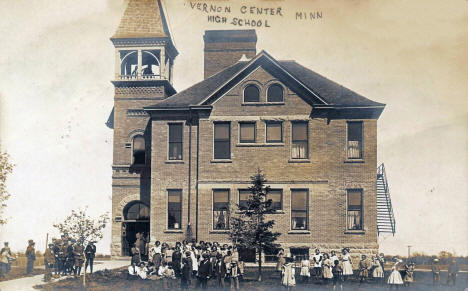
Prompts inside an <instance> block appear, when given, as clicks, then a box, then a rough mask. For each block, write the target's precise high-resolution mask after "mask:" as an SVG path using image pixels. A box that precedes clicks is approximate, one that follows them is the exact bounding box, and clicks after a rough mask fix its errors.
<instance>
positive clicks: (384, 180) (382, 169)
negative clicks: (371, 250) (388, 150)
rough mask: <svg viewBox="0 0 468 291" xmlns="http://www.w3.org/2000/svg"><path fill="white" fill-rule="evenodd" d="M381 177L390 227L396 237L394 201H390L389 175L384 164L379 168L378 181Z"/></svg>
mask: <svg viewBox="0 0 468 291" xmlns="http://www.w3.org/2000/svg"><path fill="white" fill-rule="evenodd" d="M379 177H381V179H382V184H383V187H384V192H385V200H386V203H387V209H388V212H389V215H390V226H391V228H392V232H393V234H394V235H395V226H396V221H395V217H394V215H393V208H392V201H391V200H390V196H389V192H390V191H389V189H388V181H387V174H386V173H385V165H384V164H383V163H382V164H381V165H380V166H379V167H378V168H377V179H379Z"/></svg>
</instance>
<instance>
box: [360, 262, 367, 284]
mask: <svg viewBox="0 0 468 291" xmlns="http://www.w3.org/2000/svg"><path fill="white" fill-rule="evenodd" d="M368 277H369V262H368V261H367V256H366V255H361V260H360V261H359V285H361V284H362V282H366V280H367V278H368Z"/></svg>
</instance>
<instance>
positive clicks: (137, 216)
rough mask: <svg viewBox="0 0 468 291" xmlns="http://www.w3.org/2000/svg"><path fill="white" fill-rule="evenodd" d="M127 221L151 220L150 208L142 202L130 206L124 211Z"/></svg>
mask: <svg viewBox="0 0 468 291" xmlns="http://www.w3.org/2000/svg"><path fill="white" fill-rule="evenodd" d="M124 217H125V220H149V207H148V206H146V205H145V204H143V203H141V202H134V203H132V204H129V206H127V207H126V209H125V210H124Z"/></svg>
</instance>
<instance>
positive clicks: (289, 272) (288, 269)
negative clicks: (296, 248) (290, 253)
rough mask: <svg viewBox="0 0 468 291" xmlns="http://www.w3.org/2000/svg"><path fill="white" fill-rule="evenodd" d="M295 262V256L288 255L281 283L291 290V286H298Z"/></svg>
mask: <svg viewBox="0 0 468 291" xmlns="http://www.w3.org/2000/svg"><path fill="white" fill-rule="evenodd" d="M295 269H296V268H295V265H294V263H293V258H291V257H287V258H286V263H285V264H284V265H283V271H282V274H283V276H282V280H281V284H282V285H283V286H284V287H286V288H287V290H289V289H290V288H291V287H294V286H296V276H295V275H296V270H295Z"/></svg>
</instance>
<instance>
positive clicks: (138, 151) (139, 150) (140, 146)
mask: <svg viewBox="0 0 468 291" xmlns="http://www.w3.org/2000/svg"><path fill="white" fill-rule="evenodd" d="M145 160H146V157H145V138H144V137H143V136H142V135H137V136H135V137H134V138H133V164H134V165H144V164H145Z"/></svg>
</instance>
